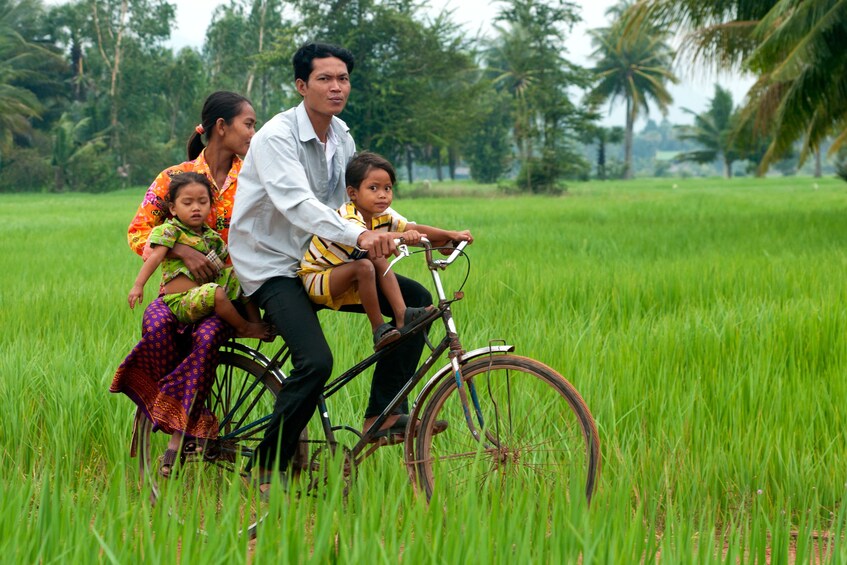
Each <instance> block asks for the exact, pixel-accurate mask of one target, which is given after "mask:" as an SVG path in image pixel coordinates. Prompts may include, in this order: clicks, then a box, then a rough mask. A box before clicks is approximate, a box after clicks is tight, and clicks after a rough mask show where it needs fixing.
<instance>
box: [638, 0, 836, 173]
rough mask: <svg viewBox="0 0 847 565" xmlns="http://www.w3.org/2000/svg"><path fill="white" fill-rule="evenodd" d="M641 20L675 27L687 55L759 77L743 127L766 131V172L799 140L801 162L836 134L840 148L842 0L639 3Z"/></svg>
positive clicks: (668, 0) (662, 0)
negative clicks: (752, 125) (644, 17)
mask: <svg viewBox="0 0 847 565" xmlns="http://www.w3.org/2000/svg"><path fill="white" fill-rule="evenodd" d="M642 5H643V7H644V9H643V10H642V14H645V13H649V15H650V16H649V17H660V18H663V20H664V22H665V23H668V24H670V23H677V24H681V25H682V26H683V28H684V29H686V30H688V32H689V37H688V38H687V40H686V42H685V43H686V44H687V45H689V46H690V48H689V51H690V54H691V55H692V56H693V57H694V58H696V59H699V60H702V61H706V62H709V63H714V64H715V65H716V66H717V67H718V68H724V69H726V68H734V69H738V70H744V71H747V72H751V73H753V74H755V75H756V76H757V77H758V80H757V82H756V83H755V84H754V86H753V87H752V88H751V90H750V92H749V93H748V96H747V103H746V104H745V108H744V110H743V113H742V115H743V117H744V122H746V123H748V124H749V123H751V122H752V123H755V126H756V128H757V129H758V130H759V131H769V132H770V134H771V136H772V137H771V140H772V141H771V143H770V146H769V147H768V149H767V151H766V153H765V156H764V158H763V159H762V163H761V167H767V165H768V164H769V163H772V162H774V161H775V160H777V159H778V158H779V157H780V156H782V155H783V154H784V153H785V152H786V151H788V150H789V149H790V148H791V146H792V144H793V143H794V142H796V141H798V140H800V141H802V148H801V154H800V157H801V160H802V159H804V158H805V157H807V156H808V154H809V153H815V154H817V153H819V149H820V146H821V143H822V141H823V140H824V139H825V138H826V137H827V136H830V135H833V134H834V135H835V136H836V138H835V141H834V142H833V144H832V147H831V149H830V154H832V153H835V152H837V151H838V150H839V148H840V147H842V146H843V145H844V144H845V142H847V97H845V95H844V92H845V90H847V87H846V86H845V85H847V53H845V51H844V48H843V38H844V37H845V34H847V2H845V1H844V0H782V1H777V0H733V1H728V2H703V1H702V0H646V1H645V2H643V3H642Z"/></svg>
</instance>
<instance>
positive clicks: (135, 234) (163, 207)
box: [127, 151, 243, 257]
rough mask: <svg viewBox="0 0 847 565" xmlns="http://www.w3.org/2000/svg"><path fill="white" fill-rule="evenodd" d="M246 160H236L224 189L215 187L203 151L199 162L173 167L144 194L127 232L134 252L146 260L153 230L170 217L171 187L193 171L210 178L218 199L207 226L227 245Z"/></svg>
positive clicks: (198, 159)
mask: <svg viewBox="0 0 847 565" xmlns="http://www.w3.org/2000/svg"><path fill="white" fill-rule="evenodd" d="M242 163H243V161H242V160H241V158H240V157H239V156H238V155H235V156H233V158H232V167H231V168H230V169H229V173H228V174H227V176H226V181H225V182H224V185H223V187H218V186H217V184H215V179H214V178H212V172H211V170H210V169H209V164H208V163H206V155H205V151H203V152H201V153H200V155H199V156H198V157H197V159H195V160H193V161H186V162H184V163H180V164H179V165H174V166H173V167H168V168H167V169H165V170H164V171H162V172H161V173H159V176H157V177H156V180H154V181H153V184H151V185H150V188H148V189H147V194H145V195H144V200H142V202H141V206H139V207H138V212H136V213H135V217H134V218H133V219H132V222H131V223H130V224H129V230H128V232H127V240H128V241H129V246H130V247H131V248H132V250H133V251H135V252H136V253H138V254H139V255H141V256H142V257H145V256H146V255H147V252H148V249H149V248H147V238H148V237H149V236H150V231H151V230H152V229H153V228H154V227H156V226H158V225H159V224H161V223H163V222H164V221H165V220H166V219H168V218H170V212H169V211H168V203H167V198H168V189H169V188H170V186H171V178H172V177H173V176H174V175H178V174H180V173H185V172H189V171H193V172H195V173H200V174H202V175H206V178H208V179H209V181H210V182H211V183H212V192H213V193H214V198H213V201H212V211H211V212H210V213H209V217H208V218H206V224H208V225H209V227H211V228H212V229H213V230H215V231H216V232H218V234H220V236H221V238H222V239H223V240H224V242H226V241H227V237H228V236H229V221H230V218H231V217H232V203H233V201H234V199H235V190H236V188H237V182H238V173H239V172H240V171H241V164H242Z"/></svg>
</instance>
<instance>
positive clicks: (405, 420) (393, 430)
mask: <svg viewBox="0 0 847 565" xmlns="http://www.w3.org/2000/svg"><path fill="white" fill-rule="evenodd" d="M408 425H409V415H408V414H400V415H399V416H398V417H397V420H395V421H394V423H393V424H391V426H389V427H387V428H383V429H381V430H379V431H377V432H376V433H374V435H373V437H372V438H371V440H370V442H371V443H376V442H378V441H380V440H381V439H383V438H388V443H389V444H394V443H400V442H401V441H403V440H404V439H405V437H406V427H407V426H408ZM448 425H449V424H448V423H447V420H436V421H435V422H434V423H433V425H432V434H433V435H436V434H440V433H441V432H443V431H444V430H446V429H447V426H448ZM420 427H421V421H420V420H418V424H417V426H415V434H416V435H417V431H418V429H419V428H420Z"/></svg>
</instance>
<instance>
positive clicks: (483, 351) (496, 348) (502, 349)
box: [410, 345, 515, 422]
mask: <svg viewBox="0 0 847 565" xmlns="http://www.w3.org/2000/svg"><path fill="white" fill-rule="evenodd" d="M514 350H515V346H514V345H491V346H488V347H480V348H479V349H474V350H472V351H468V352H467V353H465V354H463V355H462V356H461V358H460V359H459V365H464V364H465V363H467V362H468V361H470V360H472V359H476V358H477V357H485V356H486V355H494V354H497V353H511V352H513V351H514ZM452 370H453V367H452V365H451V364H450V363H449V362H448V363H446V364H445V365H444V366H443V367H441V368H440V369H438V371H436V372H435V374H434V375H433V376H432V378H430V379H429V380H428V381H427V382H426V384H425V385H424V387H423V388H422V389H421V391H420V392H419V393H418V395H417V396H416V397H415V401H414V403H413V404H412V410H411V415H412V416H414V417H415V418H410V420H411V421H413V422H414V421H415V419H416V418H417V413H418V411H419V410H420V407H421V406H422V405H423V403H424V401H425V400H426V398H427V397H428V396H429V395H430V393H431V392H432V391H433V389H434V388H435V387H436V386H438V384H440V383H441V380H442V379H443V378H444V376H445V375H450V374H452Z"/></svg>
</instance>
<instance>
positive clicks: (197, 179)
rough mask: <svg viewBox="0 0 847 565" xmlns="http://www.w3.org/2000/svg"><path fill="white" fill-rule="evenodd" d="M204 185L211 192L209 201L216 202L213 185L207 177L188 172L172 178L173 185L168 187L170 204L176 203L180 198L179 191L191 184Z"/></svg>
mask: <svg viewBox="0 0 847 565" xmlns="http://www.w3.org/2000/svg"><path fill="white" fill-rule="evenodd" d="M195 183H196V184H202V185H203V186H205V187H206V190H208V191H209V201H214V199H215V197H214V194H213V193H212V183H210V182H209V179H208V178H207V177H206V175H201V174H200V173H194V172H187V173H179V174H176V175H174V176H172V177H171V184H170V185H169V186H168V202H169V203H171V204H173V203H174V202H176V197H177V196H179V189H181V188H182V187H184V186H188V185H189V184H195Z"/></svg>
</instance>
